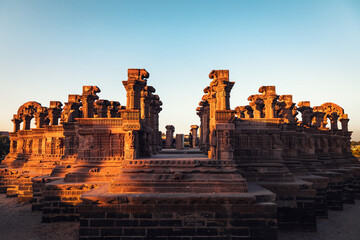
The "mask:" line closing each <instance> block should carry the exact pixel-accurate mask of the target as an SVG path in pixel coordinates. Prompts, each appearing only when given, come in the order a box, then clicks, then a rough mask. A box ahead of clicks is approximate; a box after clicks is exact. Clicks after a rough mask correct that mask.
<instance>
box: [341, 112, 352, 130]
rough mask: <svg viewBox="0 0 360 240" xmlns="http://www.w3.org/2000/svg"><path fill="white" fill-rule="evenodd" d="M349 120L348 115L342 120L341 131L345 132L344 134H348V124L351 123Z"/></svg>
mask: <svg viewBox="0 0 360 240" xmlns="http://www.w3.org/2000/svg"><path fill="white" fill-rule="evenodd" d="M349 120H350V119H348V116H347V114H344V115H343V116H342V118H341V119H340V122H341V130H342V131H344V132H348V131H349V130H348V123H349Z"/></svg>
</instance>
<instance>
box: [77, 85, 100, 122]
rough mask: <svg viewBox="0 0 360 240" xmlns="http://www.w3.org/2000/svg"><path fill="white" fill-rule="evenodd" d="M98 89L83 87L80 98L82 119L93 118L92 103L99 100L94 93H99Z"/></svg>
mask: <svg viewBox="0 0 360 240" xmlns="http://www.w3.org/2000/svg"><path fill="white" fill-rule="evenodd" d="M99 92H100V89H99V88H98V87H97V86H83V94H82V96H81V101H82V105H83V106H82V111H83V115H84V118H93V117H94V102H95V100H97V99H99V97H98V96H97V95H96V93H99Z"/></svg>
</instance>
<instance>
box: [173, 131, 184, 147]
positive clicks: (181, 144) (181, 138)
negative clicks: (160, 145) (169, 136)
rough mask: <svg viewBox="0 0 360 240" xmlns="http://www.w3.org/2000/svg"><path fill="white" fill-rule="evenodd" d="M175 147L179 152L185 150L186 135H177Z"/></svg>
mask: <svg viewBox="0 0 360 240" xmlns="http://www.w3.org/2000/svg"><path fill="white" fill-rule="evenodd" d="M175 147H176V149H177V150H183V149H184V134H176V139H175Z"/></svg>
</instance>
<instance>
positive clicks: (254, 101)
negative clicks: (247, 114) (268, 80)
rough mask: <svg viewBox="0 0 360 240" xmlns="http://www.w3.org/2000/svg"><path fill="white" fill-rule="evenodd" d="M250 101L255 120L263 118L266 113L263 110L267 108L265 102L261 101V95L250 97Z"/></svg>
mask: <svg viewBox="0 0 360 240" xmlns="http://www.w3.org/2000/svg"><path fill="white" fill-rule="evenodd" d="M248 101H250V103H249V106H250V107H251V108H252V110H253V116H254V118H263V117H264V112H263V109H264V107H265V104H264V101H263V100H262V99H261V96H260V95H251V96H250V97H248Z"/></svg>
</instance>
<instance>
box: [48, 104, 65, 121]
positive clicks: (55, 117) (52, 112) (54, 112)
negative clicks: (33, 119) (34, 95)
mask: <svg viewBox="0 0 360 240" xmlns="http://www.w3.org/2000/svg"><path fill="white" fill-rule="evenodd" d="M61 107H62V103H61V102H58V101H50V107H49V108H48V109H47V112H48V118H49V119H50V125H58V124H59V118H60V117H61V111H62V109H61Z"/></svg>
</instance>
